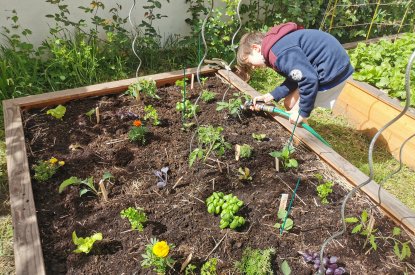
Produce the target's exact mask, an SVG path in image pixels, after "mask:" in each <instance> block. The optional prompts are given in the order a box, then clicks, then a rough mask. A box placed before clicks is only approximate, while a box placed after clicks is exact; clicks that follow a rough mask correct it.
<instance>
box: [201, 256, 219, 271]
mask: <svg viewBox="0 0 415 275" xmlns="http://www.w3.org/2000/svg"><path fill="white" fill-rule="evenodd" d="M217 264H218V259H216V258H211V259H209V260H208V261H207V262H205V263H204V264H203V265H202V268H201V269H200V275H216V274H218V273H217V271H216V265H217Z"/></svg>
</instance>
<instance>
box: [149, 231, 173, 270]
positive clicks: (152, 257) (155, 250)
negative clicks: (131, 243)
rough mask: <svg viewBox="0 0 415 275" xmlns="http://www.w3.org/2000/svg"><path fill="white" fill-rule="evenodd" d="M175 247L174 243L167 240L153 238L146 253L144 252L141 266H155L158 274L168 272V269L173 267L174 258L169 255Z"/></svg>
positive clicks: (154, 268)
mask: <svg viewBox="0 0 415 275" xmlns="http://www.w3.org/2000/svg"><path fill="white" fill-rule="evenodd" d="M173 248H174V245H173V244H170V245H169V244H168V243H167V242H166V241H160V242H159V241H158V240H157V239H154V238H151V239H150V244H148V245H146V250H145V254H142V255H141V256H142V257H143V260H142V261H141V266H142V267H144V268H153V270H154V271H155V272H156V273H157V274H166V272H167V269H168V268H169V267H170V268H172V267H173V265H174V262H175V261H174V260H173V259H172V258H171V257H170V256H169V253H170V250H171V249H173Z"/></svg>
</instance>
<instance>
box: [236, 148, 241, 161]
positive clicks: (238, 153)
mask: <svg viewBox="0 0 415 275" xmlns="http://www.w3.org/2000/svg"><path fill="white" fill-rule="evenodd" d="M240 155H241V145H239V144H236V145H235V159H236V160H239V156H240Z"/></svg>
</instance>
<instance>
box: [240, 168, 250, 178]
mask: <svg viewBox="0 0 415 275" xmlns="http://www.w3.org/2000/svg"><path fill="white" fill-rule="evenodd" d="M238 173H239V179H240V180H252V176H251V171H250V170H249V168H248V167H244V168H242V167H239V169H238Z"/></svg>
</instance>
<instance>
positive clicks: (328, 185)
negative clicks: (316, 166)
mask: <svg viewBox="0 0 415 275" xmlns="http://www.w3.org/2000/svg"><path fill="white" fill-rule="evenodd" d="M315 177H316V178H317V180H318V182H319V184H318V185H317V187H316V190H317V195H318V196H319V198H320V199H321V203H323V204H328V203H329V201H328V200H327V197H328V195H330V194H331V193H332V192H333V189H332V187H333V183H332V182H331V181H326V182H325V183H323V176H322V175H320V174H316V175H315Z"/></svg>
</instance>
